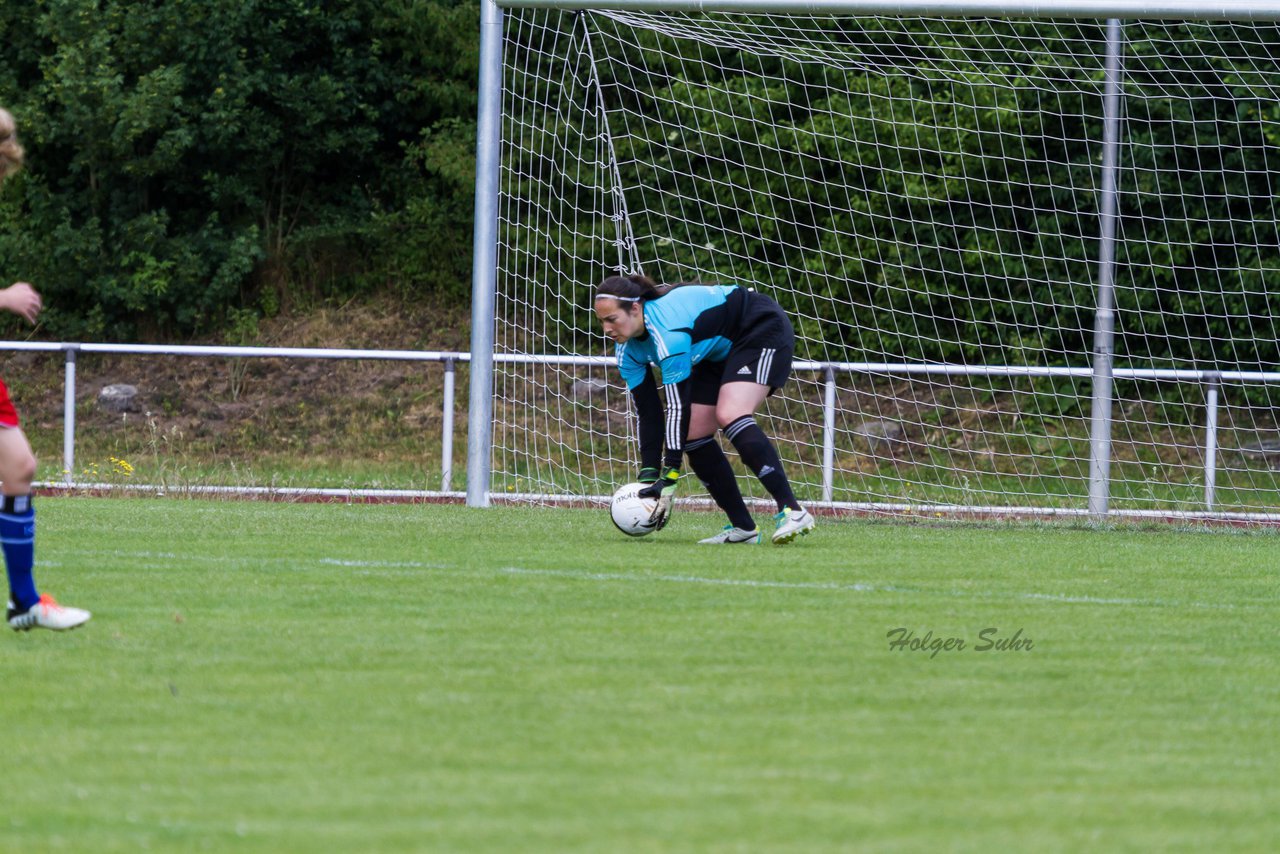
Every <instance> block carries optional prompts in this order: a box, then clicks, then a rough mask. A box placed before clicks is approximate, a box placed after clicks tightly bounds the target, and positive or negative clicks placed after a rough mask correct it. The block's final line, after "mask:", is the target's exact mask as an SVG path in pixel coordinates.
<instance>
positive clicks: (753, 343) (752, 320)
mask: <svg viewBox="0 0 1280 854" xmlns="http://www.w3.org/2000/svg"><path fill="white" fill-rule="evenodd" d="M750 300H751V301H750V303H749V304H748V305H747V308H746V310H745V311H744V312H743V317H742V331H741V333H740V334H739V335H738V337H737V340H735V341H734V342H733V345H732V346H731V347H730V348H729V355H728V356H726V357H725V358H724V361H721V362H699V363H698V364H696V365H694V366H693V372H692V374H691V375H690V392H689V399H690V400H691V401H692V402H693V403H701V404H704V405H706V406H715V405H716V401H717V400H719V398H720V386H722V385H725V384H727V383H759V384H760V385H767V386H768V387H769V394H773V393H774V392H775V391H777V390H778V389H780V388H782V386H783V385H784V384H785V383H786V382H787V378H788V377H789V376H791V358H792V354H793V353H794V351H795V346H796V336H795V332H794V330H792V328H791V321H790V319H788V318H787V313H786V312H785V311H783V310H782V306H780V305H778V304H777V303H776V302H774V301H773V300H771V299H769V297H767V296H765V295H764V294H758V293H754V292H753V293H752V294H751V296H750Z"/></svg>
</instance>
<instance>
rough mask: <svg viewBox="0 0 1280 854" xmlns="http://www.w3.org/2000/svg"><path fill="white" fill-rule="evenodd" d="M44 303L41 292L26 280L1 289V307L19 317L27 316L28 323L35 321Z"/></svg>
mask: <svg viewBox="0 0 1280 854" xmlns="http://www.w3.org/2000/svg"><path fill="white" fill-rule="evenodd" d="M43 307H44V303H42V302H41V301H40V294H39V293H37V292H36V289H35V288H33V287H31V285H29V284H27V283H26V282H15V283H14V284H12V285H10V286H9V287H7V288H5V289H3V290H0V309H3V310H5V311H11V312H13V313H14V314H16V315H18V316H19V317H25V318H26V319H27V322H28V323H35V322H36V318H37V317H38V316H39V315H40V309H41V308H43Z"/></svg>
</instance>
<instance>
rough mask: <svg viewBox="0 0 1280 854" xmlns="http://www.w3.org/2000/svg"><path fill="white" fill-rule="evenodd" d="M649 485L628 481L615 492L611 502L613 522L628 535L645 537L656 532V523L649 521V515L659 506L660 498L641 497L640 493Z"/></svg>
mask: <svg viewBox="0 0 1280 854" xmlns="http://www.w3.org/2000/svg"><path fill="white" fill-rule="evenodd" d="M648 485H649V484H647V483H628V484H627V485H626V486H624V487H621V488H620V489H619V490H618V491H617V492H615V493H614V494H613V501H612V502H610V504H609V516H610V517H611V518H612V519H613V524H614V525H615V526H616V527H617V528H618V530H619V531H621V532H622V533H624V534H626V535H627V536H628V537H643V536H644V535H645V534H652V533H653V532H654V523H652V522H650V521H649V517H650V516H652V515H653V511H654V508H656V507H657V506H658V499H656V498H641V497H640V496H639V494H638V493H639V492H640V490H642V489H644V488H645V487H646V486H648Z"/></svg>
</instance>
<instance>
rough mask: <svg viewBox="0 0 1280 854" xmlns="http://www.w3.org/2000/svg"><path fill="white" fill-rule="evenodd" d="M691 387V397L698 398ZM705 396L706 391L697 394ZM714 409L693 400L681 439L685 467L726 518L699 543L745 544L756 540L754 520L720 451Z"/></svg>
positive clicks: (711, 405) (758, 538) (695, 390)
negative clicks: (719, 528) (717, 530)
mask: <svg viewBox="0 0 1280 854" xmlns="http://www.w3.org/2000/svg"><path fill="white" fill-rule="evenodd" d="M697 391H698V390H697V388H696V387H695V389H694V392H695V397H694V400H695V401H696V400H697V399H698V396H699V395H698V394H697ZM701 396H702V397H704V398H705V397H706V392H705V391H704V393H703V394H702V395H701ZM717 426H719V425H718V424H717V423H716V408H715V405H714V404H710V403H696V402H695V403H693V404H692V405H691V406H690V407H689V437H690V438H689V440H688V441H687V442H685V445H684V453H685V457H687V458H688V460H689V467H690V468H691V469H693V473H694V474H695V475H697V477H698V480H700V481H701V482H702V485H703V487H704V488H705V489H706V490H707V494H708V495H710V496H711V500H713V501H715V503H716V506H718V507H719V508H720V509H721V510H723V511H724V512H725V515H726V516H728V517H729V524H728V525H727V526H725V529H724V530H723V531H721V532H720V533H719V534H716V535H715V536H714V537H708V538H707V539H705V540H702V541H701V542H703V543H746V542H752V543H755V542H759V540H760V534H759V532H758V531H757V530H756V523H755V520H754V519H752V518H751V513H750V511H748V510H747V505H746V502H744V501H743V500H742V490H741V489H739V488H738V479H737V478H736V477H734V474H733V466H732V465H730V464H729V459H728V458H727V457H726V456H725V455H724V450H723V449H722V448H721V447H720V443H719V441H717V440H716V435H715V434H716V427H717Z"/></svg>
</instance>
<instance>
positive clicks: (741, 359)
mask: <svg viewBox="0 0 1280 854" xmlns="http://www.w3.org/2000/svg"><path fill="white" fill-rule="evenodd" d="M759 301H760V303H761V306H760V311H759V312H758V314H757V315H756V317H755V318H754V322H753V324H752V326H751V328H750V329H749V330H748V332H747V333H746V334H745V335H744V336H743V338H742V339H741V340H740V341H739V342H738V343H737V344H736V345H735V346H734V348H733V350H732V351H730V353H729V357H728V359H726V361H725V369H724V373H723V375H722V383H723V385H721V387H720V395H719V398H718V399H717V402H716V421H717V422H718V423H719V424H720V425H721V427H722V429H723V430H724V434H725V436H726V437H727V438H728V439H729V441H730V442H732V443H733V446H734V447H735V448H737V449H738V456H740V457H741V458H742V461H743V462H744V463H746V465H747V467H748V468H750V469H751V470H752V471H753V472H755V474H756V477H758V478H759V479H760V483H761V484H762V485H763V486H764V488H765V489H767V490H769V494H770V495H772V496H773V500H774V501H775V502H776V503H777V505H778V514H777V515H776V516H774V521H775V522H776V523H777V527H776V530H775V531H774V533H773V541H774V542H775V543H789V542H791V541H792V540H794V539H795V538H796V537H798V536H800V535H802V534H807V533H808V532H809V531H810V530H812V529H813V527H814V519H813V516H812V515H811V514H810V513H809V512H808V511H806V510H805V509H804V508H803V507H801V506H800V502H799V501H797V500H796V496H795V493H794V492H793V491H792V489H791V481H790V480H788V479H787V475H786V472H785V471H783V468H782V458H781V457H780V456H779V455H778V449H777V448H776V447H775V446H774V444H773V442H772V441H770V440H769V437H768V436H766V435H765V432H764V431H763V430H761V429H760V426H759V425H758V424H756V420H755V413H756V410H758V409H759V408H760V405H761V404H762V403H764V401H765V399H766V398H768V396H769V395H771V394H773V392H775V391H776V390H778V389H779V388H781V387H782V386H783V385H784V384H785V383H786V381H787V378H788V377H790V375H791V353H792V350H793V347H794V341H795V336H794V334H793V333H792V330H791V322H790V321H789V320H787V318H786V315H785V314H783V313H782V310H781V309H779V308H778V307H777V304H776V303H773V302H772V301H771V300H763V299H762V300H759Z"/></svg>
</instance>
